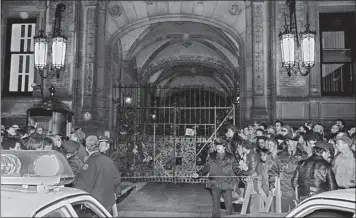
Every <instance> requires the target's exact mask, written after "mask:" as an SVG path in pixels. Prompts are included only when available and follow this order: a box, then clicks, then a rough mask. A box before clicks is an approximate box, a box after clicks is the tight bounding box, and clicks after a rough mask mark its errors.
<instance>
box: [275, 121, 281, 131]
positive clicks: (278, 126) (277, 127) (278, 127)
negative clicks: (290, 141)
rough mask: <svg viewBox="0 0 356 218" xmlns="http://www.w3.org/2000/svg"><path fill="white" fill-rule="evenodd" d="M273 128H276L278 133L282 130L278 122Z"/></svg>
mask: <svg viewBox="0 0 356 218" xmlns="http://www.w3.org/2000/svg"><path fill="white" fill-rule="evenodd" d="M275 127H276V130H277V132H278V131H280V130H281V128H282V126H281V123H280V122H277V123H276V124H275Z"/></svg>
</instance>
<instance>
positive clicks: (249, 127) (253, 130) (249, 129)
mask: <svg viewBox="0 0 356 218" xmlns="http://www.w3.org/2000/svg"><path fill="white" fill-rule="evenodd" d="M248 131H249V132H250V134H249V135H253V134H254V133H255V129H254V128H253V126H248Z"/></svg>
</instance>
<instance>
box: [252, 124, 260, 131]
mask: <svg viewBox="0 0 356 218" xmlns="http://www.w3.org/2000/svg"><path fill="white" fill-rule="evenodd" d="M259 127H260V125H259V124H258V123H257V122H253V128H254V129H255V130H256V129H258V128H259Z"/></svg>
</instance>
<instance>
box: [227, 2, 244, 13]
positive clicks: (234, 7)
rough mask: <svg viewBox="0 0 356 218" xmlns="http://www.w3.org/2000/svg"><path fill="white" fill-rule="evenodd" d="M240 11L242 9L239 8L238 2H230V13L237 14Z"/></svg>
mask: <svg viewBox="0 0 356 218" xmlns="http://www.w3.org/2000/svg"><path fill="white" fill-rule="evenodd" d="M241 11H242V9H241V8H240V6H239V5H238V4H236V3H234V4H230V6H229V12H230V14H231V15H238V14H240V12H241Z"/></svg>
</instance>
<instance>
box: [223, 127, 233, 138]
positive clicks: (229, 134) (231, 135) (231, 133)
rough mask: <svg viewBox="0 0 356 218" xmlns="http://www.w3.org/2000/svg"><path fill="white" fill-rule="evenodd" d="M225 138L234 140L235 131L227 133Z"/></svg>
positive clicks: (229, 130) (230, 130)
mask: <svg viewBox="0 0 356 218" xmlns="http://www.w3.org/2000/svg"><path fill="white" fill-rule="evenodd" d="M225 136H226V137H227V138H232V137H233V136H234V131H233V130H232V129H228V130H227V132H226V133H225Z"/></svg>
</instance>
